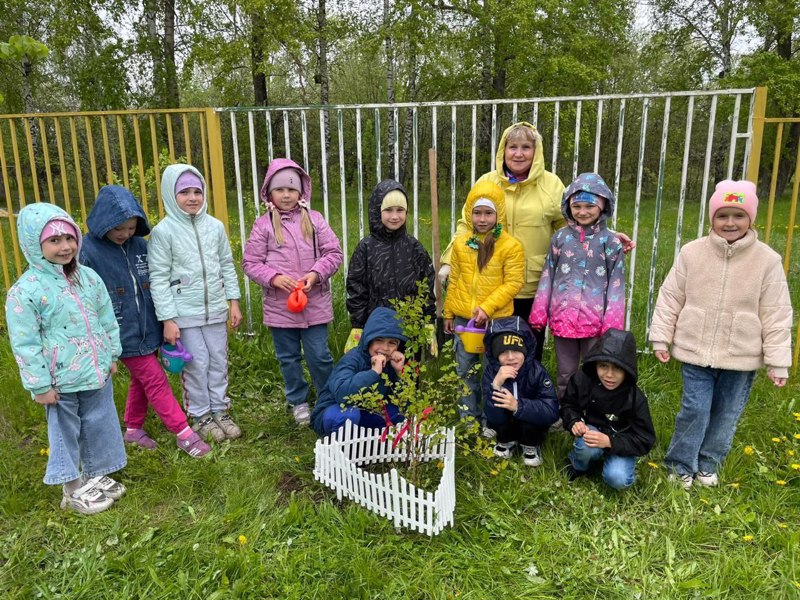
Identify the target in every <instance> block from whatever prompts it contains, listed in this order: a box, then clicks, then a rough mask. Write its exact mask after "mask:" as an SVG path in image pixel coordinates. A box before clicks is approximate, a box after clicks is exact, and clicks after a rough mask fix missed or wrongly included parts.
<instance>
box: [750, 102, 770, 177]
mask: <svg viewBox="0 0 800 600" xmlns="http://www.w3.org/2000/svg"><path fill="white" fill-rule="evenodd" d="M766 112H767V88H765V87H757V88H756V92H755V102H754V103H753V139H752V141H751V144H750V158H749V161H748V163H747V180H748V181H752V182H753V183H754V184H755V185H756V186H758V168H759V167H760V166H761V143H762V142H763V141H764V118H765V117H766Z"/></svg>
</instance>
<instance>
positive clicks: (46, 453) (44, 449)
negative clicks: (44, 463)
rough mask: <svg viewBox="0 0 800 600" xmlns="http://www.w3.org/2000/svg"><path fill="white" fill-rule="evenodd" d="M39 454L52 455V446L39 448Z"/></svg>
mask: <svg viewBox="0 0 800 600" xmlns="http://www.w3.org/2000/svg"><path fill="white" fill-rule="evenodd" d="M39 456H50V448H41V449H40V450H39Z"/></svg>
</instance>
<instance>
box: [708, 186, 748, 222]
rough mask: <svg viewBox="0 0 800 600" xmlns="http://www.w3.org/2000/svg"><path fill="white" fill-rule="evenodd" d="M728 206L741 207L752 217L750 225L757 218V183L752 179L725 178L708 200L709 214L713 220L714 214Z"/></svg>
mask: <svg viewBox="0 0 800 600" xmlns="http://www.w3.org/2000/svg"><path fill="white" fill-rule="evenodd" d="M726 206H732V207H733V208H741V209H742V210H743V211H744V212H746V213H747V216H748V217H750V226H751V227H752V225H753V221H755V220H756V212H758V196H757V195H756V185H755V184H754V183H753V182H752V181H733V180H732V179H725V180H724V181H720V182H719V183H718V184H717V187H716V189H715V190H714V193H713V194H712V195H711V199H710V200H709V201H708V214H709V217H710V218H711V219H712V220H713V219H714V214H715V213H716V212H717V211H718V210H719V209H720V208H725V207H726Z"/></svg>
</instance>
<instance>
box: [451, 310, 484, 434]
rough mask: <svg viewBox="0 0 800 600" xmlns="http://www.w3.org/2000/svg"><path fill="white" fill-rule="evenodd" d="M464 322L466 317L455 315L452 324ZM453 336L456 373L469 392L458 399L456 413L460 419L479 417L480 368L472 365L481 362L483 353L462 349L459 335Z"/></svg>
mask: <svg viewBox="0 0 800 600" xmlns="http://www.w3.org/2000/svg"><path fill="white" fill-rule="evenodd" d="M466 324H467V319H464V318H462V317H456V318H455V320H454V322H453V326H455V325H466ZM454 337H455V339H454V340H453V352H454V353H455V355H456V373H458V376H459V377H461V379H463V380H464V382H465V383H466V384H467V387H468V388H469V393H468V394H467V395H465V396H461V398H459V399H458V414H459V415H461V418H462V419H463V418H465V417H468V416H470V417H475V418H476V419H479V418H480V417H481V415H482V414H483V411H481V379H480V377H479V374H480V369H479V368H474V367H475V366H476V365H478V363H480V362H481V358H482V357H483V355H482V354H472V353H470V352H467V351H466V350H464V344H462V343H461V337H460V336H459V335H458V334H455V336H454ZM462 407H466V408H462Z"/></svg>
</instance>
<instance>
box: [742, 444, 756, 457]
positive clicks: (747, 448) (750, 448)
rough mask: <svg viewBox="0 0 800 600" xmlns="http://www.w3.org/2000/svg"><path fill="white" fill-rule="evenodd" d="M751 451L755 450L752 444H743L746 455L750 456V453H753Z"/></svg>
mask: <svg viewBox="0 0 800 600" xmlns="http://www.w3.org/2000/svg"><path fill="white" fill-rule="evenodd" d="M753 452H755V451H754V450H753V447H752V446H745V447H744V453H745V454H746V455H747V456H750V455H751V454H753Z"/></svg>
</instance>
